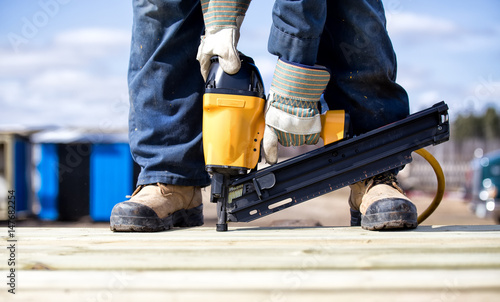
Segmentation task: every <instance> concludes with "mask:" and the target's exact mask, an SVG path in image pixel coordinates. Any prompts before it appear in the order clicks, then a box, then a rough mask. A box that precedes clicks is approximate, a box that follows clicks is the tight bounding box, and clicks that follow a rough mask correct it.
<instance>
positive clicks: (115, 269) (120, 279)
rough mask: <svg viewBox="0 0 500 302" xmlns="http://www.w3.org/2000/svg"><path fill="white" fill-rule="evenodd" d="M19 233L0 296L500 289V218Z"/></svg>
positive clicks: (252, 297) (398, 296)
mask: <svg viewBox="0 0 500 302" xmlns="http://www.w3.org/2000/svg"><path fill="white" fill-rule="evenodd" d="M16 233H17V236H18V241H17V243H16V244H17V245H16V246H17V250H16V251H17V255H16V260H17V261H16V271H17V275H16V278H17V287H16V295H12V294H9V293H8V292H7V288H6V285H5V284H6V280H7V277H6V273H5V272H6V271H7V270H8V269H9V267H8V265H7V261H6V260H7V259H2V261H1V262H0V268H1V270H2V272H3V273H2V276H3V279H2V282H1V284H2V286H1V290H2V291H1V292H0V300H1V301H17V300H19V301H147V299H154V301H160V300H159V299H162V301H228V300H229V299H231V300H236V299H237V301H257V302H261V301H279V302H281V301H301V302H306V301H334V300H335V301H342V300H346V301H419V302H421V301H499V300H500V226H494V225H492V226H420V227H419V228H417V229H416V230H413V231H406V232H369V231H364V230H362V229H360V228H357V227H315V228H252V227H235V226H232V227H230V231H229V232H225V233H218V232H216V231H215V230H214V228H206V227H202V228H191V229H176V230H173V231H167V232H161V233H143V234H137V233H112V232H110V231H109V230H108V229H105V228H18V229H17V230H16ZM5 240H6V239H5V237H4V238H3V241H4V244H6V243H7V242H6V241H5ZM2 250H3V252H2V255H5V257H4V258H7V254H6V253H5V248H2ZM4 260H5V261H4ZM359 299H361V300H359ZM151 301H153V300H151Z"/></svg>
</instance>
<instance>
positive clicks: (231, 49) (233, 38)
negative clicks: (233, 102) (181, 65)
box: [196, 0, 251, 81]
mask: <svg viewBox="0 0 500 302" xmlns="http://www.w3.org/2000/svg"><path fill="white" fill-rule="evenodd" d="M250 1H251V0H201V7H202V10H203V19H204V20H205V35H204V36H202V37H201V43H200V46H199V47H198V54H197V56H196V59H197V60H198V61H199V62H200V67H201V74H202V75H203V78H204V79H205V81H206V80H207V76H208V70H209V68H210V58H211V57H213V56H215V55H217V56H219V64H220V66H221V68H222V70H224V71H225V72H226V73H228V74H235V73H237V72H238V71H239V70H240V67H241V62H240V58H239V56H238V50H237V49H236V47H237V45H238V40H239V38H240V27H241V23H242V22H243V18H244V17H245V13H246V11H247V9H248V6H249V5H250Z"/></svg>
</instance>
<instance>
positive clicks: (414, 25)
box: [387, 13, 458, 36]
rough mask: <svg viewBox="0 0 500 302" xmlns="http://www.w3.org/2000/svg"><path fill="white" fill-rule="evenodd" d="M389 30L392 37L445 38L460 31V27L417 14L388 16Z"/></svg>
mask: <svg viewBox="0 0 500 302" xmlns="http://www.w3.org/2000/svg"><path fill="white" fill-rule="evenodd" d="M387 30H388V31H389V34H390V35H391V36H396V35H412V36H414V35H420V34H425V35H426V36H443V35H451V34H454V33H456V32H457V31H458V26H457V25H456V24H455V23H453V22H451V21H449V20H445V19H441V18H436V17H433V16H427V15H419V14H415V13H396V14H388V15H387Z"/></svg>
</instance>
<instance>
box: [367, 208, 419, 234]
mask: <svg viewBox="0 0 500 302" xmlns="http://www.w3.org/2000/svg"><path fill="white" fill-rule="evenodd" d="M417 225H418V223H417V215H416V214H401V213H400V212H392V213H379V214H373V215H365V216H362V217H361V227H362V228H363V229H365V230H369V231H381V230H391V229H392V230H394V229H414V228H416V227H417Z"/></svg>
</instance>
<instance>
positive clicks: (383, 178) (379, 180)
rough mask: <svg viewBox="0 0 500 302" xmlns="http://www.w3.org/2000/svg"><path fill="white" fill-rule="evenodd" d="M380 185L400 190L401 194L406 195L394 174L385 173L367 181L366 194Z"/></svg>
mask: <svg viewBox="0 0 500 302" xmlns="http://www.w3.org/2000/svg"><path fill="white" fill-rule="evenodd" d="M380 184H384V185H388V186H391V187H393V188H394V189H396V190H398V191H399V192H400V193H401V194H404V191H403V189H401V186H400V185H399V182H398V179H397V178H396V175H395V174H394V173H392V172H384V173H382V174H379V175H375V176H373V177H371V178H369V179H367V180H366V192H368V190H370V189H371V188H372V187H374V186H376V185H380Z"/></svg>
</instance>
